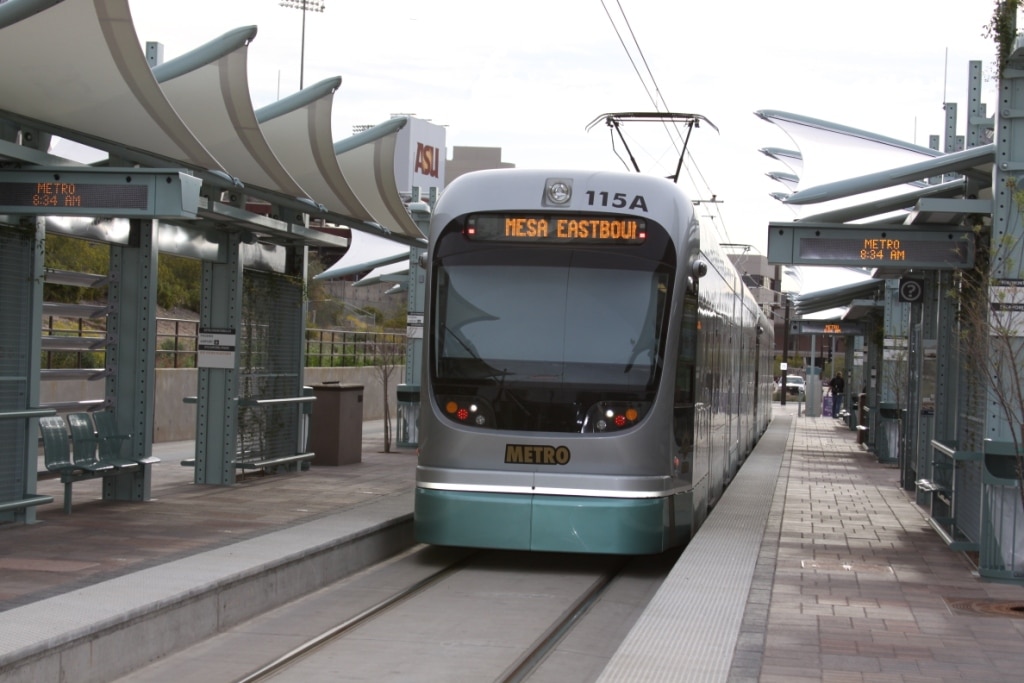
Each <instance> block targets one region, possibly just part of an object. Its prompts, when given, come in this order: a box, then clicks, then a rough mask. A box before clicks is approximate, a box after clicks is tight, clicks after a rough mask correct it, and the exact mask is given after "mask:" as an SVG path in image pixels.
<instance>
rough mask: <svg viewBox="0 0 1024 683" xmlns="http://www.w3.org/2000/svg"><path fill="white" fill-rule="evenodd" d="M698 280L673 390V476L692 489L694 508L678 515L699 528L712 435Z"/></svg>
mask: <svg viewBox="0 0 1024 683" xmlns="http://www.w3.org/2000/svg"><path fill="white" fill-rule="evenodd" d="M696 287H697V285H696V283H694V284H693V285H691V286H689V287H687V292H686V295H685V297H684V299H683V315H682V320H681V322H680V329H679V353H678V357H677V359H676V377H675V389H674V392H673V430H672V431H673V439H674V446H675V448H674V452H673V462H672V477H673V479H675V480H677V481H676V484H677V485H678V486H683V487H686V488H689V489H690V491H691V492H692V495H691V496H690V500H689V501H688V502H687V503H686V504H687V505H688V506H689V507H690V508H691V510H678V511H677V514H676V519H677V520H678V521H679V522H680V523H684V522H683V520H686V519H688V518H691V514H692V519H691V524H690V529H691V532H692V530H696V529H697V527H699V526H700V524H701V522H702V521H703V520H704V517H705V515H706V511H707V484H706V477H707V471H708V460H707V450H706V448H703V447H702V444H706V443H707V439H708V438H709V435H708V434H707V430H706V429H705V427H704V425H705V422H706V420H705V418H704V414H705V413H706V406H705V405H703V404H702V403H701V402H700V401H698V397H699V396H700V387H699V386H698V384H699V383H700V382H701V378H700V376H699V373H698V372H697V367H698V362H699V359H700V348H699V346H700V345H699V340H700V336H701V334H700V333H701V329H700V327H701V324H700V319H699V317H698V302H697V292H696Z"/></svg>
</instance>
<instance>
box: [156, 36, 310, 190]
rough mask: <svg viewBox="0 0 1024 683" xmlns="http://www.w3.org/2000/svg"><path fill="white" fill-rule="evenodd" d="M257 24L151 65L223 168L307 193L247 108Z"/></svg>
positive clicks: (268, 185)
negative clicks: (250, 56)
mask: <svg viewBox="0 0 1024 683" xmlns="http://www.w3.org/2000/svg"><path fill="white" fill-rule="evenodd" d="M255 37H256V27H255V26H246V27H243V28H238V29H235V30H234V31H230V32H228V33H225V34H224V35H222V36H220V37H219V38H216V39H214V40H212V41H210V42H209V43H206V44H205V45H202V46H200V47H198V48H196V49H195V50H192V51H191V52H189V53H187V54H184V55H182V56H180V57H177V58H176V59H172V60H170V61H168V62H164V63H163V64H160V65H158V66H155V67H153V75H154V76H155V77H156V80H157V81H158V82H159V83H160V87H161V88H162V89H163V91H164V94H165V95H166V96H167V99H168V100H170V102H171V104H173V105H174V108H175V110H176V111H177V112H178V114H180V115H181V118H182V119H183V120H184V121H185V122H186V123H188V126H189V127H190V128H191V129H192V131H193V132H194V133H195V134H196V136H197V137H198V138H199V139H200V140H202V142H203V143H204V144H205V145H206V147H207V149H209V150H210V151H211V152H212V153H213V154H214V155H216V157H217V159H218V160H220V162H221V163H222V164H224V166H225V167H226V168H227V169H228V171H229V172H230V173H231V174H232V175H234V176H235V177H237V178H238V179H239V180H241V181H242V182H243V183H245V184H246V185H247V186H250V185H251V186H257V187H262V188H264V189H268V190H272V191H275V192H280V193H282V194H286V195H289V196H292V197H308V195H307V193H306V191H305V190H304V189H303V188H302V187H300V186H299V184H298V183H297V182H296V181H295V179H294V178H292V176H291V174H290V173H289V172H288V171H287V169H285V167H284V166H282V165H281V162H280V161H279V160H278V158H277V157H276V156H275V155H274V152H273V150H271V148H270V145H269V144H268V143H267V140H266V138H264V137H263V131H262V129H261V128H260V124H259V122H258V121H257V120H256V112H255V111H253V108H252V97H251V96H250V94H249V74H248V69H247V63H248V62H247V56H248V49H249V43H250V42H251V41H252V39H253V38H255Z"/></svg>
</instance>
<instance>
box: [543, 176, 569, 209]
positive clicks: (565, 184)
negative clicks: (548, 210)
mask: <svg viewBox="0 0 1024 683" xmlns="http://www.w3.org/2000/svg"><path fill="white" fill-rule="evenodd" d="M570 199H572V180H571V179H568V178H548V179H547V180H546V181H545V183H544V204H546V205H551V204H554V205H555V206H562V205H563V204H568V203H569V200H570Z"/></svg>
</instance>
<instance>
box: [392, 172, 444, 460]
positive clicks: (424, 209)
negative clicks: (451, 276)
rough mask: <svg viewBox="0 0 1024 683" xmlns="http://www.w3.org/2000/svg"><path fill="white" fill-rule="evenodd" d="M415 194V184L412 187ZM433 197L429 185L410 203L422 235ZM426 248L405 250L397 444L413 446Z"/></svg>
mask: <svg viewBox="0 0 1024 683" xmlns="http://www.w3.org/2000/svg"><path fill="white" fill-rule="evenodd" d="M413 191H414V194H415V195H418V193H419V191H418V189H417V188H413ZM436 201H437V188H436V187H432V188H430V196H429V201H428V202H427V203H424V202H414V203H412V204H411V205H410V207H409V208H410V210H411V213H412V218H413V220H414V221H416V225H417V226H418V227H419V229H420V230H421V231H422V232H423V234H424V235H429V234H430V214H431V211H432V209H433V206H434V203H435V202H436ZM426 256H427V251H426V249H418V248H416V247H413V248H411V249H410V250H409V283H408V294H407V301H406V311H407V321H408V322H407V326H406V340H407V341H406V348H405V384H402V385H399V387H398V420H397V422H398V429H397V432H398V438H397V439H396V440H395V441H396V443H397V444H398V445H399V446H402V447H415V446H417V445H418V443H419V414H420V409H421V408H420V383H421V382H422V375H423V332H424V330H423V324H424V311H425V310H426V284H427V268H426V262H425V259H426Z"/></svg>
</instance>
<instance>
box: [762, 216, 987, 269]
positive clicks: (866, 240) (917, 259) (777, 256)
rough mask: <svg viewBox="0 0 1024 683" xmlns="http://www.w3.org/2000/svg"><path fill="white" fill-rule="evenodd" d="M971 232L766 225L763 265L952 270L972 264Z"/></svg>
mask: <svg viewBox="0 0 1024 683" xmlns="http://www.w3.org/2000/svg"><path fill="white" fill-rule="evenodd" d="M974 248H975V244H974V234H973V233H972V232H971V231H969V230H950V229H949V228H948V226H919V227H913V228H910V227H905V226H900V227H879V226H877V225H873V226H868V225H865V226H858V225H855V224H853V225H851V224H841V223H840V224H832V223H801V222H797V223H769V224H768V262H769V263H785V264H792V265H810V266H852V267H867V268H872V267H897V268H907V269H910V268H924V269H931V270H956V269H962V268H970V267H972V266H973V265H974Z"/></svg>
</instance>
